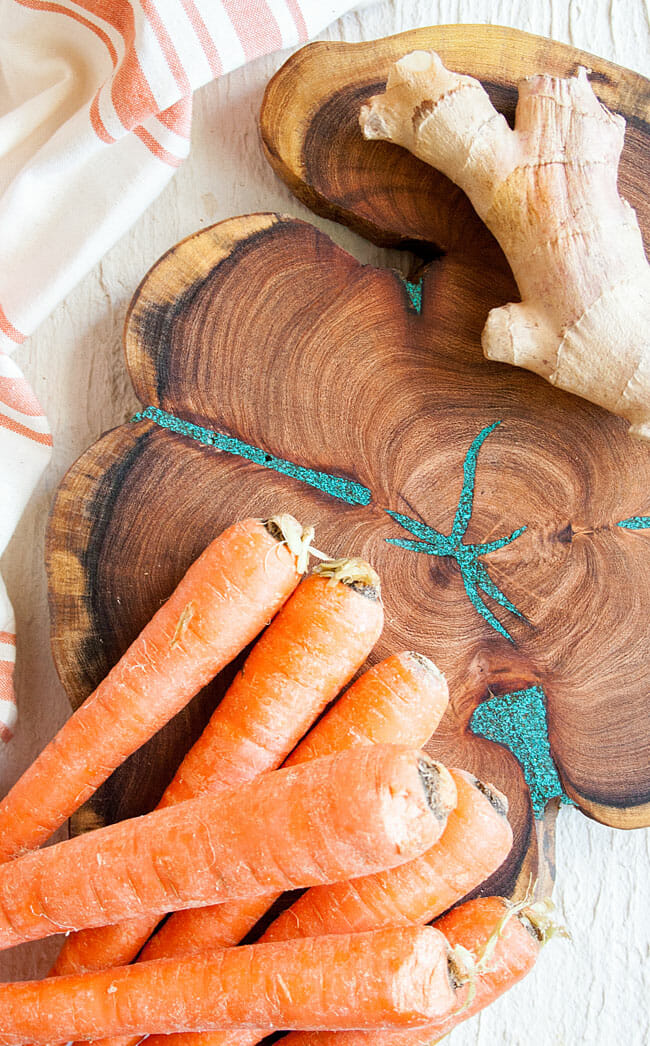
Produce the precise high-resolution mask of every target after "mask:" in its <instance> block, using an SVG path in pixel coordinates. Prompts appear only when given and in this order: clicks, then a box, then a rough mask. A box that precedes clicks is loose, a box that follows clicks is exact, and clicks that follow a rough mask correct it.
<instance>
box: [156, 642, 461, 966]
mask: <svg viewBox="0 0 650 1046" xmlns="http://www.w3.org/2000/svg"><path fill="white" fill-rule="evenodd" d="M447 701H448V690H447V684H446V682H445V680H444V677H443V676H442V675H441V674H440V672H439V671H438V669H437V668H436V667H435V665H434V664H433V663H432V662H431V661H429V659H428V658H425V657H423V656H422V655H421V654H415V653H411V652H405V653H401V654H395V655H393V656H392V657H389V658H387V659H386V660H385V661H382V662H381V663H380V664H379V665H375V666H374V668H371V669H370V670H369V671H368V672H365V673H364V675H362V676H361V677H360V678H359V679H358V680H357V681H356V682H355V683H353V685H352V686H351V687H350V688H349V690H348V691H347V692H346V693H345V694H343V695H342V696H341V697H340V698H339V699H338V701H337V702H336V704H334V705H333V706H332V708H331V709H330V710H329V712H327V714H326V715H325V716H323V718H322V719H321V720H320V722H319V723H317V724H316V726H315V727H314V728H313V729H312V730H310V732H309V733H308V734H307V736H306V737H305V739H304V740H303V741H302V742H301V744H299V745H298V747H297V748H296V749H295V751H294V752H292V754H291V755H290V756H289V758H288V759H287V760H286V762H285V766H297V765H299V764H301V763H304V762H307V761H308V760H311V759H316V758H320V757H322V756H326V755H333V754H335V753H336V752H341V751H344V750H345V749H347V748H350V747H352V746H355V745H369V744H386V743H393V744H404V745H407V746H408V747H411V746H413V747H419V746H420V745H422V744H424V743H425V741H427V740H428V739H429V737H430V736H431V734H432V733H433V731H434V730H435V728H436V726H437V725H438V723H439V721H440V719H441V718H442V715H443V713H444V711H445V709H446V707H447ZM278 896H279V894H277V893H272V894H270V895H268V896H265V897H259V898H254V899H251V900H247V901H235V902H233V903H231V904H219V905H215V906H214V907H209V908H201V909H193V910H192V911H185V912H178V913H176V914H175V915H173V916H172V917H171V918H170V919H168V920H167V922H166V923H165V924H164V925H163V926H162V928H161V929H160V930H159V931H158V933H157V934H156V936H155V937H153V938H152V939H151V940H150V942H149V944H147V945H146V947H145V949H144V951H143V953H142V958H143V959H145V960H146V959H165V958H171V957H172V956H175V955H189V954H192V953H193V952H198V951H202V950H203V949H204V948H212V947H217V948H222V947H227V946H229V945H233V944H237V943H238V942H239V941H241V940H242V938H243V937H245V936H246V934H247V933H248V932H249V931H250V930H251V929H252V928H253V926H255V924H256V923H257V922H258V920H259V919H261V918H262V916H263V915H264V914H265V913H266V912H267V911H268V910H269V908H270V907H271V905H272V904H273V903H274V902H275V901H277V899H278Z"/></svg>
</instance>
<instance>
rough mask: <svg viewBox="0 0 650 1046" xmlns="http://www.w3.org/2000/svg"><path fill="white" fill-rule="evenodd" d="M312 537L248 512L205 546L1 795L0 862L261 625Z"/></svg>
mask: <svg viewBox="0 0 650 1046" xmlns="http://www.w3.org/2000/svg"><path fill="white" fill-rule="evenodd" d="M312 535H313V531H312V530H311V528H310V529H309V530H308V531H303V530H302V529H301V527H300V526H299V524H298V523H297V522H296V520H295V519H293V517H292V516H280V517H276V518H275V519H273V520H269V521H267V522H266V523H264V522H263V521H261V520H259V519H247V520H244V521H243V522H240V523H235V524H234V526H232V527H229V528H228V529H227V530H225V531H224V532H223V534H221V535H220V536H219V537H218V538H216V539H215V540H214V541H213V542H212V543H211V544H210V545H209V546H208V548H207V549H206V550H205V551H204V552H203V554H202V555H201V556H199V558H198V559H197V560H196V561H195V562H194V563H193V564H192V566H191V567H190V568H189V570H188V571H187V573H186V574H185V576H184V578H183V579H182V581H181V582H180V584H179V585H178V586H177V588H176V589H175V590H174V592H173V593H172V594H171V596H170V597H169V599H168V600H167V602H166V603H165V604H164V605H163V606H162V607H161V608H160V610H158V611H157V613H156V614H155V615H154V616H153V618H152V619H151V621H150V622H149V623H148V624H147V625H146V626H145V628H144V629H143V631H142V632H141V633H140V635H139V636H138V637H137V639H136V640H135V641H134V642H133V643H132V644H131V646H130V647H129V649H128V650H127V651H126V653H125V654H124V656H123V657H122V658H121V659H120V661H119V662H118V664H117V665H115V667H114V668H113V669H112V670H111V671H110V672H109V674H108V676H107V677H106V679H104V681H103V682H102V683H100V685H99V686H98V687H97V689H96V690H95V691H94V692H93V693H92V694H91V695H90V697H88V698H87V700H86V701H84V703H83V704H82V705H81V707H80V708H79V709H77V711H76V712H75V713H74V715H73V716H72V717H71V718H70V719H69V720H68V722H67V723H66V724H65V725H64V726H63V727H62V729H61V730H60V731H59V733H58V734H57V735H56V737H55V738H54V739H53V740H52V741H51V742H50V743H49V744H48V745H47V746H46V748H45V749H44V750H43V751H42V752H41V754H40V755H39V756H38V758H37V759H36V760H35V762H34V763H33V764H32V765H31V766H30V767H29V769H28V770H27V771H26V772H25V773H24V774H23V776H22V777H21V778H20V779H19V780H18V781H17V783H16V784H15V785H14V786H13V788H12V789H11V791H10V792H9V793H8V794H7V795H6V796H5V798H4V799H3V800H2V802H0V861H8V860H10V859H11V858H13V857H16V856H17V855H18V854H21V853H22V852H24V851H26V850H30V849H33V848H34V847H36V846H39V845H40V844H41V843H43V842H44V841H45V840H46V839H47V838H49V836H50V835H51V834H52V832H53V831H54V830H55V829H56V828H58V827H59V825H61V824H63V823H64V821H65V820H66V819H67V818H68V817H69V816H70V815H71V814H72V813H74V811H75V810H77V809H78V807H80V806H81V805H82V803H84V802H85V801H86V800H87V799H88V798H89V797H90V796H91V795H92V794H93V792H95V791H96V789H97V788H98V787H99V785H100V784H102V782H103V781H105V780H106V778H107V777H109V775H110V774H111V773H112V772H113V770H115V768H116V767H118V766H119V765H120V764H121V763H123V762H124V760H125V759H126V758H127V756H129V755H130V754H131V753H132V752H134V751H135V750H136V749H137V748H139V747H140V746H141V745H142V744H144V742H145V741H147V740H148V739H149V738H150V737H151V736H152V735H153V734H154V733H155V732H156V731H157V730H159V729H160V728H161V727H162V726H163V725H164V724H165V723H166V722H167V721H168V720H169V719H171V717H172V716H173V715H175V714H176V712H178V711H179V710H180V709H181V708H183V706H184V705H186V704H187V702H188V701H189V700H190V698H192V697H193V696H194V695H195V694H196V693H197V692H198V691H199V690H200V689H201V688H202V687H203V686H205V685H206V683H208V682H209V681H210V680H211V679H212V678H213V677H214V676H215V675H216V674H217V672H219V671H220V670H221V669H222V668H223V667H224V665H227V664H228V662H229V661H232V659H233V658H234V657H235V655H236V654H238V653H239V651H240V650H242V649H243V648H244V647H245V646H246V644H247V643H249V642H250V641H251V640H252V639H253V638H254V637H255V636H256V635H257V633H258V632H260V631H261V629H262V628H263V627H264V625H265V624H266V623H267V621H268V620H269V618H270V617H271V616H272V615H273V614H274V613H275V612H276V611H277V610H278V609H279V608H280V606H281V605H282V604H283V603H284V601H285V600H286V599H287V597H288V596H289V595H290V593H291V592H292V591H293V589H294V588H295V586H296V584H297V583H298V580H299V573H300V572H301V571H302V570H304V568H305V564H304V560H306V556H307V551H306V548H307V545H308V542H309V540H311V537H312Z"/></svg>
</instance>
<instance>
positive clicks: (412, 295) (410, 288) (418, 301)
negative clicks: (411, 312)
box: [402, 277, 422, 313]
mask: <svg viewBox="0 0 650 1046" xmlns="http://www.w3.org/2000/svg"><path fill="white" fill-rule="evenodd" d="M402 281H403V283H404V286H405V287H406V293H407V294H408V296H409V300H410V302H411V305H412V306H413V308H414V309H415V311H416V312H417V313H421V312H422V284H421V283H411V281H410V280H405V279H404V277H402Z"/></svg>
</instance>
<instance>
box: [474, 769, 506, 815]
mask: <svg viewBox="0 0 650 1046" xmlns="http://www.w3.org/2000/svg"><path fill="white" fill-rule="evenodd" d="M474 787H475V788H478V790H479V792H481V793H482V795H484V796H485V798H486V799H487V801H488V802H489V803H490V805H491V806H493V807H494V809H495V810H496V812H497V813H498V814H500V815H501V817H507V816H508V797H507V796H505V795H504V794H503V792H500V791H499V789H498V788H496V787H495V785H493V784H486V783H485V781H479V779H478V777H475V778H474Z"/></svg>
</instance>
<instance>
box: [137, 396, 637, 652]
mask: <svg viewBox="0 0 650 1046" xmlns="http://www.w3.org/2000/svg"><path fill="white" fill-rule="evenodd" d="M131 420H132V421H144V420H149V421H153V422H155V423H156V424H157V425H160V426H161V427H162V428H166V429H169V430H170V431H171V432H177V433H179V434H180V435H183V436H188V437H189V438H190V439H194V440H197V442H199V443H202V444H204V445H205V446H209V447H215V448H216V449H217V450H222V451H225V452H226V453H228V454H234V455H236V456H237V457H240V458H245V459H246V460H247V461H252V462H254V463H255V464H256V465H261V466H262V467H263V468H267V469H271V470H272V471H273V472H279V473H281V474H282V475H284V476H291V478H292V479H297V480H299V481H300V482H301V483H306V484H308V485H309V486H310V487H315V488H316V489H317V490H320V491H322V492H323V493H324V494H329V496H330V497H333V498H337V499H338V500H339V501H345V502H346V503H347V504H348V505H369V504H370V503H371V500H372V494H371V491H370V490H369V489H368V487H364V486H362V484H361V483H356V482H355V481H354V480H350V479H345V478H344V477H342V476H335V475H332V473H330V472H318V471H316V470H315V469H310V468H305V467H304V466H302V465H296V464H295V462H293V461H288V460H287V459H285V458H277V457H275V455H273V454H269V453H267V452H266V451H264V450H262V449H261V448H260V447H255V446H252V445H251V444H250V443H244V442H243V441H242V440H239V439H236V438H235V437H234V436H228V435H227V434H226V433H224V432H217V431H216V430H214V429H207V428H203V426H201V425H195V424H193V422H191V421H185V420H184V419H183V418H178V417H177V416H176V415H175V414H170V413H169V412H168V411H165V410H161V409H160V407H145V409H144V410H142V411H140V412H139V413H138V414H136V415H135V416H134V417H133V418H132V419H131ZM500 424H501V422H500V421H495V422H493V423H492V424H491V425H486V427H485V428H484V429H482V430H481V432H479V434H478V436H476V437H475V439H474V440H473V441H472V443H471V445H470V448H469V450H468V451H467V454H466V455H465V460H464V462H463V487H462V490H461V494H460V499H459V501H458V508H457V509H456V515H455V517H454V521H453V524H452V528H451V533H450V534H442V533H441V532H440V531H439V530H436V529H435V528H434V527H430V526H428V525H427V524H426V523H422V522H420V521H419V520H416V519H412V518H411V517H410V516H405V515H403V514H402V513H400V512H392V511H391V510H390V509H385V510H384V511H385V512H387V513H388V515H389V516H391V518H392V519H394V520H395V522H396V523H399V525H400V526H401V527H403V528H404V529H405V530H407V531H408V532H409V533H410V534H412V535H413V537H414V538H415V539H416V540H409V539H406V538H387V539H386V540H387V542H388V544H390V545H397V546H399V547H400V548H404V549H408V550H409V551H411V552H420V553H424V554H425V555H428V556H448V557H451V558H452V559H455V560H456V562H457V563H458V566H459V567H460V574H461V577H462V580H463V585H464V587H465V592H466V593H467V597H468V599H469V600H470V602H471V604H472V606H473V607H474V609H475V610H476V611H477V612H478V613H479V614H480V615H481V617H482V618H484V620H485V621H487V623H488V624H489V625H490V626H491V627H492V628H493V629H494V630H495V631H496V632H498V633H499V634H500V635H502V636H503V637H504V638H505V639H507V640H509V641H510V642H511V643H512V642H514V641H513V639H512V636H511V635H510V633H509V632H508V631H507V630H506V628H505V627H504V626H503V625H502V624H501V622H500V621H499V619H498V618H497V617H496V616H495V615H494V614H493V613H492V611H491V610H490V609H489V607H488V606H487V605H486V603H485V601H484V599H483V598H482V596H481V595H480V594H479V593H483V595H484V596H487V597H488V598H490V599H492V600H494V602H495V603H497V604H498V605H499V606H501V607H503V608H504V609H505V610H507V611H509V613H511V614H513V615H515V616H516V617H518V618H520V619H521V620H523V621H525V620H526V618H525V617H524V616H523V614H522V613H521V612H520V611H519V610H517V608H516V606H515V605H514V604H513V603H512V602H511V601H510V600H509V599H508V597H507V596H506V595H504V593H503V592H501V590H500V589H499V588H498V587H497V585H495V583H494V581H493V580H492V578H491V577H490V575H489V573H488V571H487V568H486V567H485V565H484V564H483V563H482V562H481V559H480V557H482V556H487V555H489V553H490V552H495V551H496V550H497V549H499V548H504V547H505V546H506V545H509V544H511V543H512V542H513V541H516V539H517V538H518V537H520V535H521V534H523V533H524V531H525V530H526V527H519V528H518V529H517V530H514V531H513V532H512V534H508V535H507V536H506V537H502V538H497V540H496V541H488V542H484V543H480V544H472V543H465V542H464V541H463V538H464V536H465V533H466V531H467V528H468V526H469V523H470V520H471V518H472V510H473V505H474V485H475V481H476V467H477V461H478V453H479V450H480V449H481V447H482V445H483V443H484V442H485V440H486V439H487V437H488V436H489V435H490V433H491V432H494V430H495V429H496V428H497V427H498V426H499V425H500ZM617 525H618V526H619V527H625V528H627V529H629V530H639V529H645V528H648V527H650V517H647V516H633V517H631V518H630V519H624V520H622V521H621V522H620V523H618V524H617Z"/></svg>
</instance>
